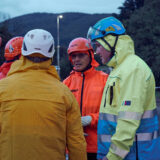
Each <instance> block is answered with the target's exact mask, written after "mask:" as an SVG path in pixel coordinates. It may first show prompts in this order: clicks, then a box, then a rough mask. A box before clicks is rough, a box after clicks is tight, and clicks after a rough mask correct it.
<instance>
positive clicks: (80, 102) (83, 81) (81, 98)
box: [80, 73, 85, 115]
mask: <svg viewBox="0 0 160 160" xmlns="http://www.w3.org/2000/svg"><path fill="white" fill-rule="evenodd" d="M81 75H82V77H83V80H82V88H81V102H80V111H81V115H82V104H83V88H84V80H85V75H84V73H82V74H81Z"/></svg>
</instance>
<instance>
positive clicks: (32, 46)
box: [22, 29, 55, 61]
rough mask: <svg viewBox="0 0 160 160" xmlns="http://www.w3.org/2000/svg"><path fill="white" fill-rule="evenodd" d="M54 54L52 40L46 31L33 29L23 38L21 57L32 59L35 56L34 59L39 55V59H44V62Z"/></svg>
mask: <svg viewBox="0 0 160 160" xmlns="http://www.w3.org/2000/svg"><path fill="white" fill-rule="evenodd" d="M54 52H55V49H54V38H53V36H52V35H51V33H49V32H48V31H46V30H43V29H33V30H30V31H29V32H27V33H26V35H25V36H24V41H23V46H22V55H23V56H27V57H30V56H31V57H32V56H33V55H35V57H38V55H40V56H39V57H44V60H47V59H50V58H52V57H53V55H54ZM31 60H32V59H31ZM42 61H43V60H42Z"/></svg>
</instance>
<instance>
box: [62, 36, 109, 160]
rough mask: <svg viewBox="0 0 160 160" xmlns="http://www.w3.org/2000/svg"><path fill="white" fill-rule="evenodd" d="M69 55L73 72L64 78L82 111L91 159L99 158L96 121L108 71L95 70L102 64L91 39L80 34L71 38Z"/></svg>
mask: <svg viewBox="0 0 160 160" xmlns="http://www.w3.org/2000/svg"><path fill="white" fill-rule="evenodd" d="M68 55H69V60H70V62H71V64H72V65H73V71H71V73H70V75H69V76H68V77H67V78H66V79H65V80H64V81H63V83H64V84H66V85H67V86H68V87H69V88H70V90H71V91H72V93H73V94H74V96H75V97H76V99H77V101H78V103H79V106H80V111H81V115H82V117H81V122H82V126H83V127H84V134H85V138H86V142H87V156H88V160H96V155H97V122H98V117H99V108H100V102H101V98H102V93H103V88H104V86H105V83H106V80H107V78H108V74H106V73H104V72H102V71H97V70H95V67H98V66H99V64H98V62H96V60H95V59H94V52H93V49H92V47H91V44H90V43H89V41H88V40H87V39H85V38H82V37H79V38H76V39H74V40H72V41H71V42H70V44H69V47H68Z"/></svg>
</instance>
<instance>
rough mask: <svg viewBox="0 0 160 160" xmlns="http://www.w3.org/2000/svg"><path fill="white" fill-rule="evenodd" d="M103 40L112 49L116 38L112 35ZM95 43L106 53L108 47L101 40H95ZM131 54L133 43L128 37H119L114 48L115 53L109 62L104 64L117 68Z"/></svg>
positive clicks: (132, 52) (133, 52)
mask: <svg viewBox="0 0 160 160" xmlns="http://www.w3.org/2000/svg"><path fill="white" fill-rule="evenodd" d="M104 39H105V40H106V41H107V42H108V43H109V44H110V45H111V46H112V47H113V46H114V43H115V39H116V37H115V36H113V35H108V36H106V37H104ZM97 41H98V42H99V43H100V44H101V45H102V46H103V47H104V48H105V49H106V50H108V51H110V48H109V47H108V45H107V44H106V43H105V42H104V41H103V40H102V39H97ZM131 54H135V51H134V42H133V40H132V39H131V37H130V36H129V35H120V36H119V37H118V41H117V44H116V47H115V53H114V55H113V57H112V58H111V59H110V61H109V62H107V63H106V65H107V66H109V67H114V68H115V67H117V66H118V65H120V64H121V63H122V61H123V60H124V59H125V58H126V57H127V56H128V55H131Z"/></svg>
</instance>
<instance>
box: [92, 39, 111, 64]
mask: <svg viewBox="0 0 160 160" xmlns="http://www.w3.org/2000/svg"><path fill="white" fill-rule="evenodd" d="M95 43H96V44H95V45H96V49H95V52H96V54H97V55H99V56H100V59H101V61H102V63H103V64H106V63H107V62H109V60H110V59H111V56H112V53H111V52H110V51H107V50H106V49H105V48H104V47H103V46H102V45H100V44H99V43H98V42H95Z"/></svg>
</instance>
